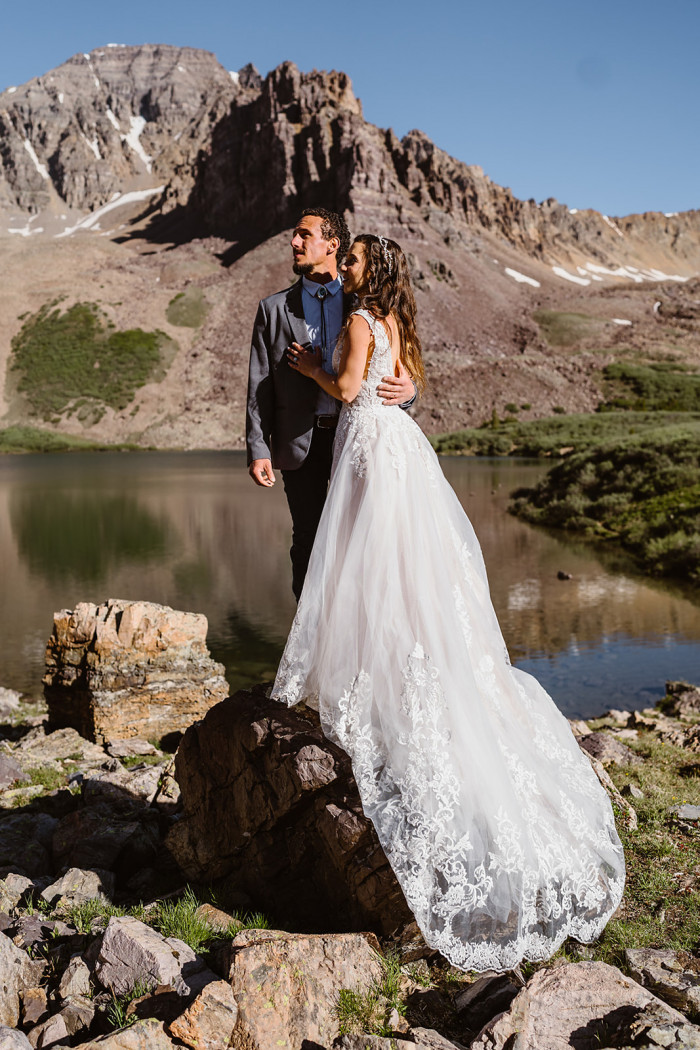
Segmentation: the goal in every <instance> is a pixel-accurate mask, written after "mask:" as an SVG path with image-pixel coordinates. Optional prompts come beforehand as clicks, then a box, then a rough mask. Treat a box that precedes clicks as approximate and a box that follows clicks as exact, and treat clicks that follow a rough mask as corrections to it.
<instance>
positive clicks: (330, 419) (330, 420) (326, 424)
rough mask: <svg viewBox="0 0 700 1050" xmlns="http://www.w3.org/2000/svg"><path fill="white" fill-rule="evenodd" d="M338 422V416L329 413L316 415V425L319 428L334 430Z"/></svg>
mask: <svg viewBox="0 0 700 1050" xmlns="http://www.w3.org/2000/svg"><path fill="white" fill-rule="evenodd" d="M337 424H338V417H337V416H332V415H330V414H328V415H320V416H316V426H317V427H318V428H319V430H334V429H335V427H336V426H337Z"/></svg>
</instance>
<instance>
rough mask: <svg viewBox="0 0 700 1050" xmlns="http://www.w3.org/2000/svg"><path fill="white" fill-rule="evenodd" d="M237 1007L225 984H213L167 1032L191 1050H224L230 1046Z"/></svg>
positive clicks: (221, 982) (216, 982)
mask: <svg viewBox="0 0 700 1050" xmlns="http://www.w3.org/2000/svg"><path fill="white" fill-rule="evenodd" d="M237 1018H238V1006H237V1004H236V1000H235V999H234V997H233V992H232V991H231V985H230V984H229V982H228V981H212V983H211V984H208V985H207V986H206V988H204V989H203V990H202V991H201V992H200V993H199V995H198V996H196V997H195V999H193V1001H192V1002H191V1003H190V1005H189V1006H188V1007H187V1009H186V1010H185V1012H184V1013H183V1014H181V1015H180V1016H179V1017H178V1018H176V1019H175V1020H174V1021H173V1022H172V1024H170V1025H169V1027H168V1031H169V1032H170V1034H171V1035H172V1036H174V1037H175V1038H176V1039H179V1040H180V1042H182V1043H184V1044H185V1046H190V1047H192V1050H225V1048H226V1047H228V1046H230V1045H231V1039H232V1035H233V1030H234V1027H235V1025H236V1020H237Z"/></svg>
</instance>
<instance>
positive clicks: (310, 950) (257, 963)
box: [230, 930, 382, 1050]
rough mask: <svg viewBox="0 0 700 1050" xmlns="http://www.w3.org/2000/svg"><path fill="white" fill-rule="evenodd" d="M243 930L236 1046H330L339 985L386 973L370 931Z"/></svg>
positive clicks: (236, 976) (235, 964) (237, 963)
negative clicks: (293, 932)
mask: <svg viewBox="0 0 700 1050" xmlns="http://www.w3.org/2000/svg"><path fill="white" fill-rule="evenodd" d="M260 933H261V934H262V935H256V931H250V930H245V931H242V932H241V933H240V934H238V935H237V936H236V937H234V939H233V944H232V961H231V974H230V977H231V988H232V989H233V996H234V999H235V1001H236V1003H237V1004H238V1017H237V1020H236V1026H235V1029H234V1033H233V1046H234V1047H237V1048H238V1047H240V1048H241V1050H242V1048H245V1050H270V1048H271V1047H275V1046H285V1047H287V1048H288V1050H301V1047H302V1046H306V1045H311V1046H323V1047H326V1046H329V1045H330V1044H331V1043H332V1041H333V1039H334V1037H335V1036H336V1035H337V1032H338V1020H337V1015H336V1003H337V999H338V994H339V993H340V991H341V990H342V989H345V988H347V989H351V990H356V991H359V992H362V991H364V990H366V989H368V988H369V987H370V986H371V985H372V983H373V982H374V981H378V980H379V979H380V978H381V976H382V965H381V962H380V960H379V956H378V955H377V950H378V948H379V945H378V943H377V940H376V938H375V937H373V936H372V935H371V934H369V935H364V934H360V933H340V934H329V935H323V934H291V933H281V932H277V931H273V930H265V931H260Z"/></svg>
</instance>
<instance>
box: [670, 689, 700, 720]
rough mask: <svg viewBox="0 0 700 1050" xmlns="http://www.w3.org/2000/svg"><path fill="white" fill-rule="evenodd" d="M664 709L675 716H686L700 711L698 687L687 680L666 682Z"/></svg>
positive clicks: (699, 691) (699, 690)
mask: <svg viewBox="0 0 700 1050" xmlns="http://www.w3.org/2000/svg"><path fill="white" fill-rule="evenodd" d="M666 697H667V702H666V704H664V710H665V711H666V713H667V714H669V715H673V716H674V717H675V718H686V717H687V716H688V715H694V714H697V713H698V712H699V711H700V688H698V686H696V685H690V684H689V683H688V682H666Z"/></svg>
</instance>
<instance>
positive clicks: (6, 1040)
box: [0, 1024, 32, 1050]
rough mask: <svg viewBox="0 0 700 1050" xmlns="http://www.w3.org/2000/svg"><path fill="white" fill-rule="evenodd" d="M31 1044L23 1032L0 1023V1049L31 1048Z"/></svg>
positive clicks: (23, 1049)
mask: <svg viewBox="0 0 700 1050" xmlns="http://www.w3.org/2000/svg"><path fill="white" fill-rule="evenodd" d="M31 1046H32V1044H31V1043H30V1042H29V1040H28V1039H27V1037H26V1035H24V1033H23V1032H19V1031H18V1030H17V1029H16V1028H9V1027H8V1026H7V1025H4V1024H0V1050H31Z"/></svg>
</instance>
